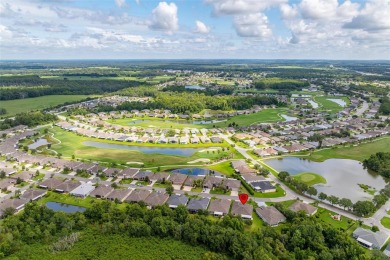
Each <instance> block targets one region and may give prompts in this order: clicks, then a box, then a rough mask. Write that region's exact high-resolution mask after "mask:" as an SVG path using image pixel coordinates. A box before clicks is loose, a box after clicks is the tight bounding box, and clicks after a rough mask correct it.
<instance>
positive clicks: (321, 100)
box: [314, 96, 350, 113]
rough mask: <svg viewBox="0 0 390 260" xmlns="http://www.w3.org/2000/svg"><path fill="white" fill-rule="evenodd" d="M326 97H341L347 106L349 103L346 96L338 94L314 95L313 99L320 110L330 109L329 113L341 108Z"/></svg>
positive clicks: (341, 108)
mask: <svg viewBox="0 0 390 260" xmlns="http://www.w3.org/2000/svg"><path fill="white" fill-rule="evenodd" d="M328 99H342V100H344V101H345V102H346V103H347V104H346V106H348V105H349V104H350V100H349V98H347V97H345V96H340V97H339V96H316V97H314V101H315V102H317V103H318V105H319V106H320V107H319V109H320V110H326V111H328V110H330V112H331V113H336V112H338V111H341V110H343V107H342V106H340V105H339V104H337V103H336V102H333V101H330V100H328Z"/></svg>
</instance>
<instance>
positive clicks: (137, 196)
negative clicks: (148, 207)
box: [125, 190, 151, 202]
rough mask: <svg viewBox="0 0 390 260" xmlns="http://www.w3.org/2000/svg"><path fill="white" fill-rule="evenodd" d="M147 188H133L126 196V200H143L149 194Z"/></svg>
mask: <svg viewBox="0 0 390 260" xmlns="http://www.w3.org/2000/svg"><path fill="white" fill-rule="evenodd" d="M150 193H151V192H150V191H148V190H133V192H132V193H131V194H130V196H128V197H127V198H126V200H125V201H126V202H141V201H145V200H146V198H147V197H148V196H149V195H150Z"/></svg>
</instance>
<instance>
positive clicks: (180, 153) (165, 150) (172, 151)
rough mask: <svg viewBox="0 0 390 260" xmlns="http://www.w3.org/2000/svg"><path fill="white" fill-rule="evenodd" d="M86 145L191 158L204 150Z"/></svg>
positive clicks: (92, 143) (100, 144) (99, 144)
mask: <svg viewBox="0 0 390 260" xmlns="http://www.w3.org/2000/svg"><path fill="white" fill-rule="evenodd" d="M83 144H84V145H87V146H93V147H96V148H104V149H122V150H130V151H139V152H142V153H147V154H154V153H155V154H168V155H177V156H191V155H193V154H194V153H196V152H198V151H200V150H203V149H204V148H169V147H150V146H138V145H123V144H110V143H102V142H93V141H86V142H83Z"/></svg>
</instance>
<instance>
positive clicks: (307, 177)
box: [294, 172, 326, 186]
mask: <svg viewBox="0 0 390 260" xmlns="http://www.w3.org/2000/svg"><path fill="white" fill-rule="evenodd" d="M294 178H295V179H296V180H298V181H301V182H303V183H306V184H307V185H309V186H312V185H315V184H319V183H324V184H325V183H326V179H325V178H324V177H322V176H321V175H319V174H316V173H312V172H302V173H300V174H297V175H294Z"/></svg>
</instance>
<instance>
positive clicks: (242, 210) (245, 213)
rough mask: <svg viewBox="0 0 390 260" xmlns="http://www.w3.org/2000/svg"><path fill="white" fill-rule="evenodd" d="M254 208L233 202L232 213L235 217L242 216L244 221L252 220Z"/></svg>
mask: <svg viewBox="0 0 390 260" xmlns="http://www.w3.org/2000/svg"><path fill="white" fill-rule="evenodd" d="M252 212H253V206H252V205H251V204H242V203H241V202H240V201H233V204H232V210H231V213H232V215H233V216H241V218H243V219H252Z"/></svg>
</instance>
